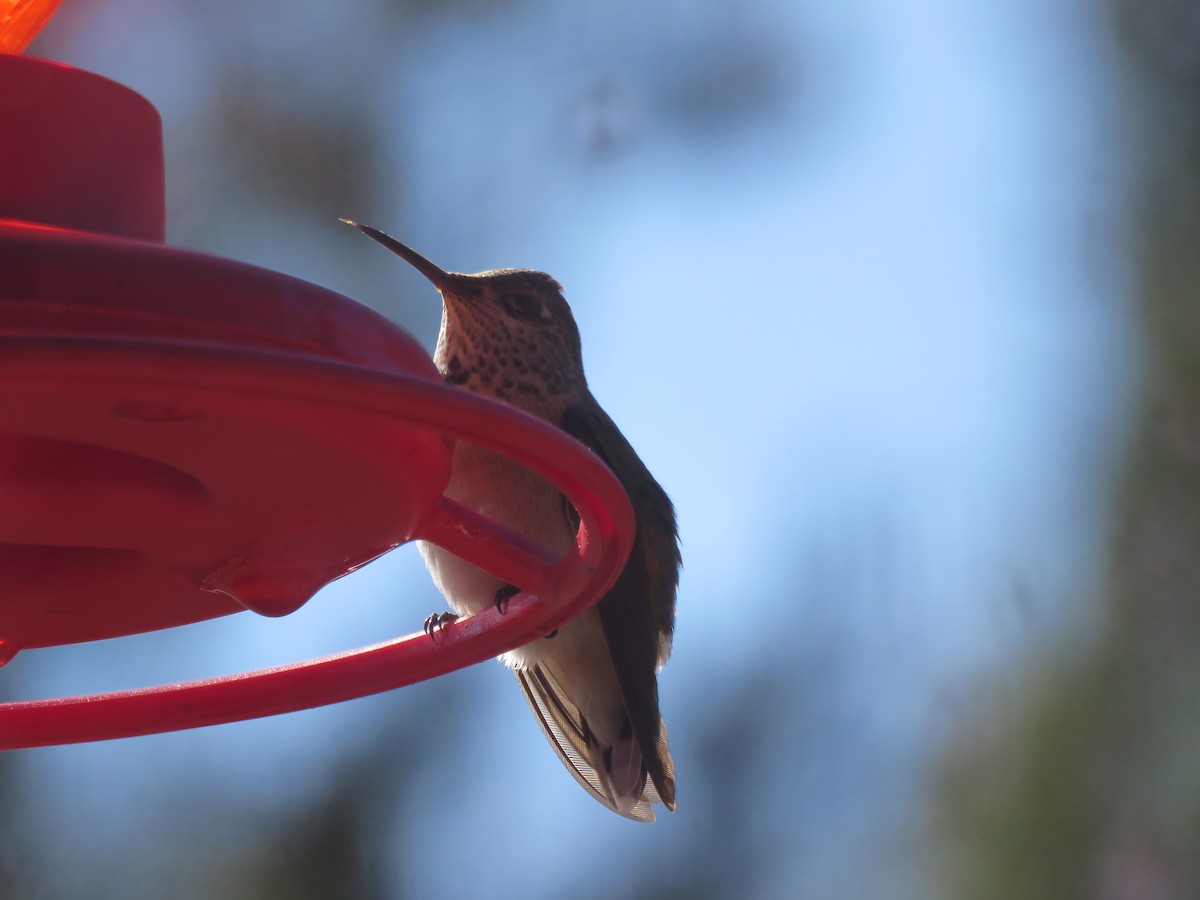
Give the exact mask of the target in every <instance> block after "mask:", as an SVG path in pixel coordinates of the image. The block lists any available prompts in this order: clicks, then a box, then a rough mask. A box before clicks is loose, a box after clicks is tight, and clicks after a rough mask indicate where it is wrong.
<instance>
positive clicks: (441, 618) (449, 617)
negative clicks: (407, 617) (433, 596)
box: [425, 612, 458, 641]
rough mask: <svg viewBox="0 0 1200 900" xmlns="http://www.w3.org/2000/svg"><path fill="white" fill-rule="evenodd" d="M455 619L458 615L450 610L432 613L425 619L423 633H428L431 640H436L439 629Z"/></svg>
mask: <svg viewBox="0 0 1200 900" xmlns="http://www.w3.org/2000/svg"><path fill="white" fill-rule="evenodd" d="M457 621H458V616H457V615H455V614H454V613H452V612H440V613H434V614H433V615H432V616H429V617H428V618H427V619H426V620H425V633H426V634H427V635H429V639H430V640H431V641H432V640H437V637H436V636H437V633H438V632H439V631H441V630H442V629H443V628H445V627H446V626H447V625H450V624H451V623H453V622H457Z"/></svg>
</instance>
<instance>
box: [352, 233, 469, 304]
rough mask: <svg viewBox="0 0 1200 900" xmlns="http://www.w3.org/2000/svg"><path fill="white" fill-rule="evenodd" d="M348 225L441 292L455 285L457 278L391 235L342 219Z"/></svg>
mask: <svg viewBox="0 0 1200 900" xmlns="http://www.w3.org/2000/svg"><path fill="white" fill-rule="evenodd" d="M339 221H342V222H345V223H346V224H347V225H353V226H354V227H355V228H357V229H358V230H359V231H361V232H362V233H363V234H365V235H366V236H367V237H369V238H371V239H372V240H374V241H378V242H379V243H380V244H383V246H385V247H387V248H388V249H389V250H391V251H392V252H393V253H395V254H396V255H397V256H399V257H400V258H401V259H402V260H404V261H405V262H406V263H408V264H409V265H410V266H412V267H413V268H414V269H416V270H417V271H418V272H420V273H421V274H422V275H424V276H425V277H426V278H428V279H429V280H430V281H432V282H433V286H434V287H435V288H437V289H438V290H439V291H441V290H444V289H446V288H451V287H452V286H453V284H454V279H455V276H454V274H453V273H451V272H447V271H446V270H445V269H442V268H440V267H438V266H435V265H434V264H433V263H431V262H430V261H429V260H427V259H426V258H425V257H423V256H422V255H421V254H420V253H418V252H417V251H416V250H413V249H411V248H409V247H406V246H404V245H403V244H402V243H400V242H399V241H398V240H396V239H395V238H394V237H392V236H391V235H390V234H385V233H384V232H382V231H380V230H379V229H378V228H372V227H371V226H370V225H361V224H359V223H358V222H353V221H351V220H350V219H341V220H339Z"/></svg>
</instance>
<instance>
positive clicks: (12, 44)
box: [0, 0, 62, 53]
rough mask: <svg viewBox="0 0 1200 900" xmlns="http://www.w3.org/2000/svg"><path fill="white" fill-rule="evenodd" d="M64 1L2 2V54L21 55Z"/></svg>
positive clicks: (13, 0)
mask: <svg viewBox="0 0 1200 900" xmlns="http://www.w3.org/2000/svg"><path fill="white" fill-rule="evenodd" d="M61 2H62V0H0V53H20V52H21V51H22V50H24V49H25V48H26V47H28V46H29V43H30V41H32V40H33V39H34V38H35V37H37V36H38V32H39V31H41V30H42V27H43V26H44V25H45V24H46V23H47V22H49V21H50V17H51V16H52V15H54V11H55V10H56V9H58V4H59V3H61Z"/></svg>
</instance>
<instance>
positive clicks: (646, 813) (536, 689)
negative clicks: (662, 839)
mask: <svg viewBox="0 0 1200 900" xmlns="http://www.w3.org/2000/svg"><path fill="white" fill-rule="evenodd" d="M515 674H516V676H517V681H518V682H519V683H520V685H521V690H522V691H523V692H524V694H525V699H526V700H528V701H529V706H530V708H531V709H532V710H533V713H534V715H535V716H536V717H537V720H538V723H539V724H540V725H541V726H542V731H543V732H544V733H545V735H546V738H547V739H548V740H549V741H550V744H551V746H553V747H554V749H555V751H556V752H557V753H558V757H559V759H561V760H562V762H563V765H564V766H566V768H567V771H569V772H570V773H571V774H572V775H573V776H574V777H575V780H576V781H578V782H579V784H580V785H582V786H583V788H584V789H585V790H586V791H587V792H588V793H590V794H591V795H592V796H593V797H595V798H596V799H597V800H598V801H600V802H601V803H603V804H604V805H605V806H607V807H608V808H609V809H611V810H613V811H614V812H617V813H619V814H621V815H622V816H625V817H626V818H629V819H634V820H635V821H638V822H653V821H654V810H653V808H652V804H653V803H655V802H661V801H660V800H659V797H658V791H657V790H656V789H655V787H654V784H653V782H651V781H650V780H649V778H648V777H647V771H646V763H645V760H644V759H643V757H642V751H641V749H640V748H639V747H638V744H637V741H636V740H635V739H634V736H633V730H632V727H631V726H629V724H628V722H626V727H625V728H623V729H622V730H621V734H620V737H619V738H618V740H617V741H616V742H615V743H613V744H611V745H609V746H604V745H602V743H601V741H600V740H599V739H598V738H597V736H596V733H595V731H594V730H593V729H592V726H591V725H590V724H589V722H588V720H587V718H586V716H585V715H584V714H583V713H582V712H581V711H580V709H579V707H578V706H576V704H575V703H574V701H573V700H572V699H571V698H570V696H568V695H567V693H566V692H565V691H564V690H563V688H562V685H561V684H560V683H559V682H558V680H557V679H556V678H555V677H554V675H553V673H552V672H551V671H550V670H549V669H548V667H546V666H544V665H541V664H538V665H533V666H531V667H529V668H527V669H516V670H515Z"/></svg>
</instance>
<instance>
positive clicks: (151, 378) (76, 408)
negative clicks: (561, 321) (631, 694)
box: [0, 57, 634, 749]
mask: <svg viewBox="0 0 1200 900" xmlns="http://www.w3.org/2000/svg"><path fill="white" fill-rule="evenodd" d="M17 63H19V64H17V65H14V64H13V58H5V57H0V112H3V111H4V110H5V106H4V104H5V102H7V103H8V108H9V109H10V110H11V108H12V107H13V105H14V99H13V98H18V99H19V98H20V97H23V96H26V97H32V98H33V99H32V100H30V104H31V107H33V109H32V112H29V111H28V110H27V111H25V112H23V113H22V114H23V115H25V114H26V113H28V114H27V115H26V118H25V119H24V120H23V121H25V122H27V123H30V124H29V131H28V132H25V131H22V133H21V134H15V133H14V132H13V131H12V130H11V129H0V158H3V159H16V160H18V161H20V162H21V165H22V166H24V167H25V169H24V171H25V174H26V175H27V176H28V177H29V178H30V179H31V181H30V182H29V183H30V184H32V185H35V186H37V187H36V190H35V189H31V188H30V189H26V188H25V187H23V186H22V185H24V182H21V181H20V179H17V178H15V177H14V176H13V175H12V173H11V171H9V170H8V169H7V168H6V166H4V165H0V214H3V215H7V216H9V217H16V216H19V217H20V218H21V219H22V220H17V219H15V218H10V220H8V221H0V272H2V273H3V277H2V278H0V397H3V398H4V400H3V402H0V578H2V579H3V584H4V592H3V594H0V665H3V664H4V663H6V662H8V661H9V660H10V659H12V657H13V656H14V655H15V654H16V653H17V651H19V650H20V649H22V648H32V647H40V646H47V645H51V644H63V643H72V642H78V641H87V640H95V639H99V638H106V637H113V636H118V635H124V634H130V633H134V632H138V631H146V630H151V629H157V628H163V627H168V626H172V625H178V624H185V623H188V622H195V621H199V620H201V619H205V618H210V617H212V616H217V615H223V614H226V613H229V612H235V611H238V610H240V609H242V608H247V609H252V610H255V611H256V612H259V613H263V614H266V615H282V614H286V613H288V612H291V611H293V610H294V609H296V608H297V607H298V606H300V605H301V604H303V603H304V602H305V601H306V600H307V599H308V598H309V597H310V596H311V595H312V594H313V593H314V592H315V591H316V590H318V589H319V588H320V587H321V586H323V585H324V584H326V583H328V582H329V581H330V580H332V579H334V578H337V577H341V576H342V575H344V574H346V573H348V572H351V571H353V570H354V569H355V568H357V567H359V566H361V565H363V564H364V563H366V562H368V561H369V560H371V559H373V558H375V557H377V556H378V555H379V554H381V553H383V552H386V551H387V550H388V549H390V548H392V547H394V546H396V545H398V544H401V543H403V542H405V541H408V540H412V539H414V538H424V539H427V540H432V541H435V542H437V543H439V544H441V545H442V546H445V547H447V548H448V549H451V550H453V551H454V552H455V553H457V554H459V555H460V556H462V557H464V558H466V559H468V560H470V561H472V562H474V563H475V564H476V565H479V566H481V567H482V568H485V569H488V570H489V571H491V572H493V573H495V574H496V575H498V576H499V577H501V578H503V579H504V580H506V581H508V582H510V583H512V584H515V585H517V586H518V587H520V588H522V589H523V590H524V591H526V592H527V593H525V594H522V595H519V596H518V597H516V598H513V600H512V601H511V602H510V604H509V607H508V610H507V614H506V615H504V616H500V615H499V614H498V613H495V612H494V611H489V612H488V613H485V614H482V615H479V616H475V617H473V618H471V619H464V620H461V621H460V622H458V623H456V624H454V625H451V626H448V627H447V628H446V629H444V630H443V631H442V632H441V633H440V634H439V636H438V640H437V641H436V643H435V642H433V641H431V640H430V639H429V638H428V637H427V636H426V635H425V634H424V633H421V632H418V633H417V634H415V635H413V636H410V637H408V638H404V639H400V640H397V641H392V642H389V643H387V644H382V645H378V646H376V647H371V648H363V649H362V650H359V651H353V652H350V653H345V654H340V655H337V656H334V657H329V658H326V659H322V660H313V661H310V662H306V663H299V664H296V665H293V666H287V667H282V668H277V669H272V670H268V671H263V672H253V673H245V674H241V675H234V676H227V677H225V678H219V679H211V680H207V681H203V682H193V683H187V684H179V685H167V686H160V687H155V688H146V689H140V690H135V691H127V692H120V693H115V694H107V695H93V696H87V697H75V698H57V699H51V700H39V701H29V702H18V703H9V704H5V705H0V749H10V748H15V747H31V746H41V745H45V744H51V743H66V742H73V741H85V740H100V739H106V738H113V737H122V736H129V735H135V734H145V733H150V732H156V731H165V730H173V729H180V728H189V727H195V726H199V725H205V724H212V723H216V722H223V721H232V720H236V719H245V718H251V717H255V716H262V715H270V714H273V713H278V712H283V711H288V710H295V709H302V708H306V707H311V706H317V705H320V704H323V703H329V702H334V701H337V700H344V699H349V698H351V697H355V696H361V695H363V694H366V693H371V692H375V691H381V690H386V689H389V688H392V687H397V686H400V685H403V684H409V683H412V682H414V681H417V680H420V679H423V678H428V677H432V676H434V675H438V674H442V673H444V672H448V671H451V670H452V669H455V668H460V667H462V666H465V665H468V664H471V663H474V662H479V661H481V660H484V659H487V658H489V657H491V656H495V655H496V654H498V653H501V652H503V651H505V650H508V649H511V648H512V647H515V646H519V645H520V644H522V643H525V642H527V641H529V640H532V639H534V638H536V637H537V636H539V635H541V634H545V633H546V632H547V631H549V630H552V629H553V628H555V627H557V626H558V625H559V624H561V623H562V622H564V621H566V620H567V619H569V618H570V617H572V616H574V615H578V614H579V613H580V612H582V611H583V610H584V609H585V608H586V607H587V606H588V605H590V604H591V603H594V602H595V601H596V600H597V599H598V598H599V597H600V596H602V595H603V593H604V592H605V591H606V590H607V589H608V587H609V586H610V585H611V584H612V582H613V581H614V580H615V579H616V576H617V574H618V573H619V571H620V568H621V566H622V565H623V564H624V560H625V558H626V557H627V555H628V553H629V550H630V545H631V544H632V540H633V533H634V520H633V514H632V511H631V509H630V506H629V502H628V499H627V498H626V497H625V495H624V492H623V491H622V490H621V487H620V484H619V483H618V482H617V481H616V479H615V478H614V477H613V476H612V474H611V473H610V472H609V471H608V470H607V468H605V466H604V465H603V464H602V463H601V462H600V461H599V460H598V459H596V458H595V457H594V456H593V455H592V454H590V453H589V452H588V451H587V450H585V449H584V448H582V447H581V446H580V445H578V444H577V443H575V442H574V441H573V440H571V439H570V438H569V437H567V436H566V435H564V434H563V433H561V432H560V431H558V430H557V429H555V428H553V427H551V426H550V425H548V424H546V423H545V422H542V421H541V420H538V419H536V418H534V417H531V416H528V415H526V414H524V413H521V412H520V411H518V410H515V409H512V408H510V407H507V406H504V405H502V404H499V403H496V402H493V401H489V400H486V399H483V398H479V397H476V396H474V395H471V394H468V393H465V392H463V391H460V390H458V389H455V388H452V387H449V386H447V385H446V384H444V383H443V382H442V381H441V379H440V378H439V377H438V376H437V373H436V371H435V370H434V368H433V366H432V363H431V362H430V361H429V359H428V357H427V356H426V354H425V353H424V351H423V350H422V349H421V347H420V346H419V345H418V344H417V343H416V342H415V341H414V340H413V339H412V338H411V337H410V336H409V335H408V334H407V333H406V332H404V331H403V330H401V329H399V328H397V327H395V326H394V325H392V324H391V323H389V322H387V321H386V320H385V319H383V318H381V317H380V316H378V315H377V314H375V313H373V312H371V311H370V310H368V309H366V308H365V307H362V306H360V305H359V304H357V303H355V302H354V301H352V300H349V299H348V298H345V297H342V296H340V295H337V294H334V293H332V292H330V291H327V290H324V289H322V288H319V287H316V286H314V285H311V284H307V283H305V282H302V281H299V280H297V279H293V278H289V277H287V276H283V275H279V274H278V273H273V272H267V271H265V270H262V269H257V268H255V267H253V266H247V265H243V264H240V263H234V262H230V261H227V260H221V259H216V258H213V257H209V256H204V255H201V254H195V253H187V252H184V251H179V250H174V249H171V248H168V247H164V246H161V245H159V244H155V243H152V242H149V241H145V240H130V239H128V236H129V235H131V234H132V235H138V236H141V237H144V238H157V237H159V236H160V235H161V231H162V211H161V209H162V204H161V198H162V187H161V178H162V172H161V147H159V146H158V140H159V138H158V130H157V129H158V125H157V114H155V113H154V111H153V109H152V108H150V107H149V105H148V104H146V103H145V101H144V100H141V98H137V97H136V95H132V94H131V92H128V91H127V90H126V89H124V88H121V87H120V86H119V85H113V84H112V82H107V81H106V80H105V79H99V78H97V77H96V76H91V75H87V74H86V73H79V72H75V71H74V70H71V69H68V68H66V67H61V66H56V65H53V64H47V63H41V62H38V61H35V60H17ZM46 84H50V85H52V89H50V88H45V90H42V89H41V87H44V86H45V85H46ZM30 86H32V87H33V88H37V90H33V92H32V93H29V92H28V91H27V90H26V89H27V88H30ZM39 86H41V87H39ZM6 98H7V99H6ZM59 99H62V106H61V109H62V110H67V111H69V112H70V114H69V115H67V114H64V117H63V121H62V122H56V115H55V114H54V111H53V110H50V109H47V108H46V105H47V104H48V103H49V104H51V105H53V104H56V103H58V101H59ZM51 101H53V103H51ZM88 104H96V105H97V106H98V108H97V109H95V110H91V111H90V112H89V113H88V114H87V115H85V114H83V113H82V112H81V111H80V107H81V105H88ZM16 105H17V106H18V107H19V106H20V104H19V103H17V104H16ZM56 108H57V107H56ZM147 110H148V111H149V114H150V116H149V117H147V115H146V113H147ZM73 117H74V118H73ZM151 120H152V121H151ZM47 123H49V124H47ZM83 124H86V125H87V129H91V131H90V132H88V137H87V138H86V140H85V139H83V138H81V137H80V135H82V134H84V133H85V132H87V129H83V130H82V131H79V130H77V128H78V127H81V126H82V125H83ZM151 126H152V127H151ZM31 135H32V136H31ZM39 143H40V144H41V145H42V146H43V147H44V148H45V150H46V152H45V153H44V154H42V155H39V154H38V152H36V151H37V146H38V145H39ZM148 143H149V144H154V147H147V146H144V145H146V144H148ZM93 145H94V146H96V147H97V148H99V149H98V151H97V153H96V154H95V155H94V156H92V155H90V149H89V148H91V147H92V146H93ZM68 146H69V147H70V148H71V152H67V149H66V148H67V147H68ZM13 148H15V151H14V152H10V150H13ZM114 148H116V149H115V150H114ZM72 153H74V155H75V156H76V157H84V159H83V160H80V159H78V158H76V159H75V160H74V163H75V165H76V166H77V167H80V168H82V169H83V170H85V171H87V172H89V173H90V174H89V175H88V177H87V178H85V179H84V180H83V182H79V183H78V185H79V190H78V191H76V190H75V187H76V185H77V183H76V181H74V180H73V179H75V177H76V176H75V175H74V174H72V173H70V172H68V171H67V169H68V168H69V166H68V164H67V163H68V160H70V159H71V157H72ZM156 160H157V162H156ZM91 163H94V164H95V165H94V166H93V167H91V168H89V165H90V164H91ZM155 179H157V186H155V185H153V184H150V182H153V181H155ZM110 182H111V184H112V185H116V184H121V185H123V187H121V189H120V190H116V189H114V190H113V191H111V192H110V191H109V187H110V186H111V185H110V184H109V183H110ZM64 185H67V186H68V187H70V188H71V190H65V189H64ZM10 189H11V190H10ZM34 222H40V223H43V224H41V225H39V224H32V223H34ZM80 225H87V226H89V227H91V228H93V229H95V231H105V232H107V233H108V234H107V235H105V234H100V233H95V232H93V233H84V232H81V231H78V230H71V228H72V227H74V228H77V227H79V226H80ZM50 226H61V227H50ZM455 438H461V439H468V440H472V441H475V442H477V443H479V444H482V445H485V446H489V447H492V448H494V449H496V450H497V451H499V452H502V453H506V454H508V455H510V456H512V457H513V458H514V459H517V460H518V461H520V462H522V463H524V464H526V465H528V466H529V467H530V468H531V469H533V470H535V471H538V472H540V473H541V474H543V475H545V476H546V477H547V478H549V479H550V480H552V481H553V482H554V483H555V484H556V485H558V486H559V487H560V488H561V489H562V490H563V492H564V493H565V494H566V495H567V496H568V497H569V498H570V499H571V501H572V503H574V505H575V506H576V508H577V509H578V510H579V511H580V514H581V519H582V524H581V526H580V530H579V534H578V536H577V547H576V550H575V551H574V552H573V553H571V554H568V556H567V557H565V558H564V559H562V560H556V559H553V558H551V557H550V556H549V555H548V554H547V552H546V551H545V550H544V549H543V548H541V547H538V546H536V545H533V544H531V543H530V542H528V541H526V540H524V539H522V538H520V537H519V536H517V535H514V534H512V533H511V532H508V531H506V530H505V529H503V528H500V527H499V526H497V525H495V524H494V523H492V522H489V521H487V520H485V519H483V518H481V517H480V516H479V515H477V514H475V513H474V512H472V511H470V510H468V509H465V508H463V507H460V506H458V505H457V504H454V503H452V502H450V501H448V500H446V499H445V498H443V497H442V493H443V490H444V488H445V485H446V483H447V481H448V479H449V474H450V470H449V465H450V453H449V449H450V447H451V446H452V441H453V440H454V439H455ZM533 595H537V596H533Z"/></svg>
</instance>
